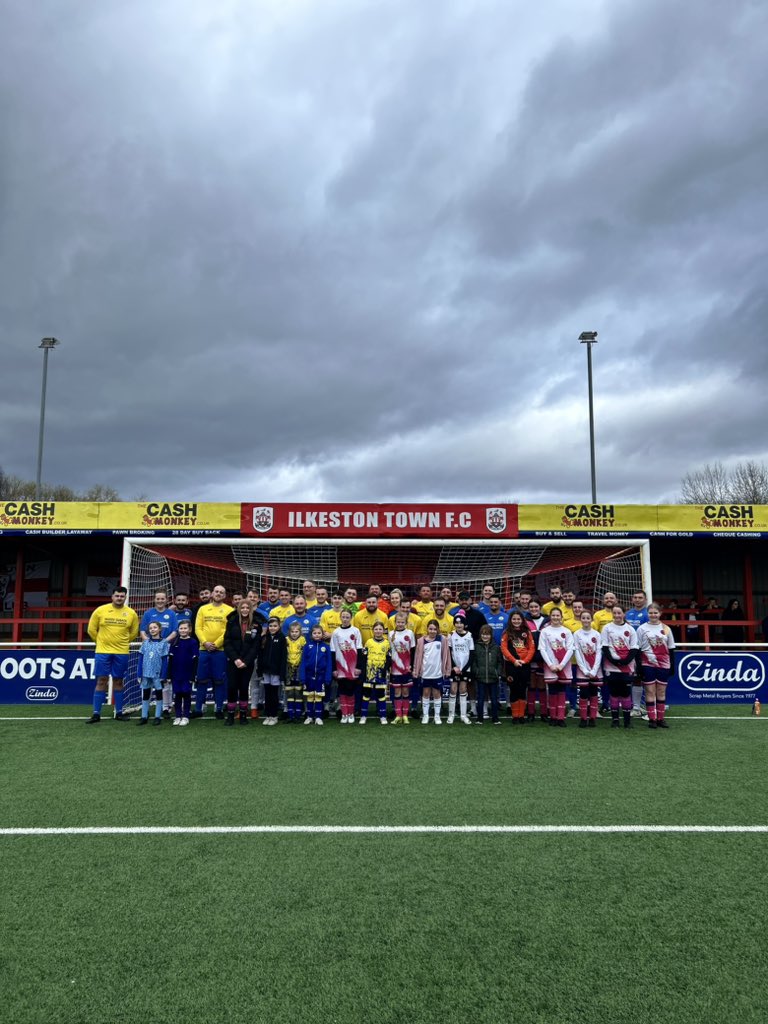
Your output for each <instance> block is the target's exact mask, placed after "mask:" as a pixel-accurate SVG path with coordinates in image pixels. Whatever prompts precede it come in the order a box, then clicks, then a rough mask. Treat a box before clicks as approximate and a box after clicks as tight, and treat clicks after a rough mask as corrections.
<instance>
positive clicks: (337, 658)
mask: <svg viewBox="0 0 768 1024" xmlns="http://www.w3.org/2000/svg"><path fill="white" fill-rule="evenodd" d="M362 648H363V640H362V637H361V636H360V630H359V629H357V627H356V626H353V625H352V612H351V611H350V610H349V609H348V608H344V609H343V610H342V612H341V625H340V626H339V628H338V629H334V631H333V633H331V651H332V652H333V657H334V672H333V674H334V676H335V677H336V679H337V681H338V684H339V707H340V708H341V724H342V725H352V724H353V723H354V721H355V696H356V694H357V691H358V689H359V686H360V672H361V668H362V657H361V651H362Z"/></svg>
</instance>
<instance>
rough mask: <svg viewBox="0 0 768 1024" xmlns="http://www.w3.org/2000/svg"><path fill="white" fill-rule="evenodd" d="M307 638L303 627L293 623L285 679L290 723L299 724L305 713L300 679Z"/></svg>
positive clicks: (290, 630) (288, 641)
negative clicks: (302, 633) (302, 655)
mask: <svg viewBox="0 0 768 1024" xmlns="http://www.w3.org/2000/svg"><path fill="white" fill-rule="evenodd" d="M306 642H307V638H306V637H304V636H302V635H301V625H300V623H298V622H292V623H291V625H290V627H289V629H288V638H287V645H288V671H287V675H286V679H285V710H286V712H287V714H288V721H289V722H298V721H299V719H300V718H301V715H302V711H303V706H304V704H303V701H302V686H301V680H300V679H299V668H300V666H301V652H302V650H303V648H304V646H305V645H306Z"/></svg>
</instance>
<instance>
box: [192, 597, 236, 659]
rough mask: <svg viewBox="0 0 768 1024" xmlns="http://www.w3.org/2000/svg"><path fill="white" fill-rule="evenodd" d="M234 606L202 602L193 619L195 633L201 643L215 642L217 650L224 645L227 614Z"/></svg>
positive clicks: (229, 613)
mask: <svg viewBox="0 0 768 1024" xmlns="http://www.w3.org/2000/svg"><path fill="white" fill-rule="evenodd" d="M233 611H234V608H233V607H232V606H231V605H229V604H214V603H213V602H212V601H211V602H210V603H209V604H204V605H202V606H201V607H200V608H198V611H197V618H196V619H195V635H196V636H197V639H198V640H199V641H200V645H201V646H202V645H203V644H215V645H216V647H217V649H218V650H222V648H223V647H224V630H225V629H226V628H227V616H228V615H231V613H232V612H233Z"/></svg>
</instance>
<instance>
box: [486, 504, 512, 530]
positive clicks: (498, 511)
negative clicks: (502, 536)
mask: <svg viewBox="0 0 768 1024" xmlns="http://www.w3.org/2000/svg"><path fill="white" fill-rule="evenodd" d="M485 525H486V526H487V527H488V529H489V530H490V531H491V533H504V531H505V530H506V528H507V510H506V509H505V508H487V509H486V510H485Z"/></svg>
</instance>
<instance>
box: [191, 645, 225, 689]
mask: <svg viewBox="0 0 768 1024" xmlns="http://www.w3.org/2000/svg"><path fill="white" fill-rule="evenodd" d="M209 679H212V680H213V681H214V683H224V682H226V679H227V656H226V654H225V653H224V651H200V654H199V655H198V659H197V681H198V682H199V683H207V682H208V680H209Z"/></svg>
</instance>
